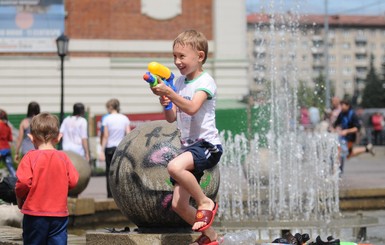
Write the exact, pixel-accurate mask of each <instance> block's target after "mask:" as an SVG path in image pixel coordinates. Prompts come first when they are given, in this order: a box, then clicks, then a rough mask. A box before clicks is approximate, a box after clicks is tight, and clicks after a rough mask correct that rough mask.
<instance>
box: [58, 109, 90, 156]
mask: <svg viewBox="0 0 385 245" xmlns="http://www.w3.org/2000/svg"><path fill="white" fill-rule="evenodd" d="M84 114H85V109H84V105H83V103H75V104H74V106H73V113H72V116H68V117H66V118H65V119H64V120H63V123H62V124H61V126H60V133H62V134H63V141H62V144H63V145H62V147H63V150H65V151H72V152H75V153H77V154H79V155H80V156H82V157H84V158H85V159H86V160H87V161H88V162H89V161H90V153H89V147H88V127H87V120H86V119H85V118H84Z"/></svg>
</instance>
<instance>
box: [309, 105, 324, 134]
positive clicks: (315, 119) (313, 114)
mask: <svg viewBox="0 0 385 245" xmlns="http://www.w3.org/2000/svg"><path fill="white" fill-rule="evenodd" d="M309 118H310V123H311V128H312V130H314V129H315V128H316V127H317V125H318V124H319V123H320V121H321V114H320V111H319V109H318V108H317V107H316V106H315V105H313V106H311V107H310V108H309Z"/></svg>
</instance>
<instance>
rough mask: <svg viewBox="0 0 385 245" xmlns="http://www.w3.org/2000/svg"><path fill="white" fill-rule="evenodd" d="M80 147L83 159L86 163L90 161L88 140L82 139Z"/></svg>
mask: <svg viewBox="0 0 385 245" xmlns="http://www.w3.org/2000/svg"><path fill="white" fill-rule="evenodd" d="M82 146H83V149H84V153H85V157H86V160H87V161H90V152H89V148H88V139H82Z"/></svg>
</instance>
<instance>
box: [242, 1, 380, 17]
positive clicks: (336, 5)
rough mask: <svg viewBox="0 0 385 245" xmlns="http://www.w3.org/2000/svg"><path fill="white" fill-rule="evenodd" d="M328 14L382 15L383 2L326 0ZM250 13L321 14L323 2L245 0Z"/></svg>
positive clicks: (323, 10) (323, 7)
mask: <svg viewBox="0 0 385 245" xmlns="http://www.w3.org/2000/svg"><path fill="white" fill-rule="evenodd" d="M327 3H328V13H329V14H344V15H383V16H385V0H327ZM246 6H247V11H248V12H249V13H250V12H261V11H264V12H272V10H271V9H273V10H274V11H273V12H287V11H291V12H294V13H304V14H317V13H318V14H323V13H324V12H325V0H246Z"/></svg>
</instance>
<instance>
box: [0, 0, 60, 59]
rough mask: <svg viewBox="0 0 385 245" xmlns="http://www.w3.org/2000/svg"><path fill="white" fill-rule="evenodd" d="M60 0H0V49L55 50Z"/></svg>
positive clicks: (58, 27) (25, 51)
mask: <svg viewBox="0 0 385 245" xmlns="http://www.w3.org/2000/svg"><path fill="white" fill-rule="evenodd" d="M64 17H65V12H64V5H63V0H0V52H8V53H9V52H23V53H28V52H56V43H55V40H56V38H57V37H58V36H60V34H61V33H63V32H64Z"/></svg>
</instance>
